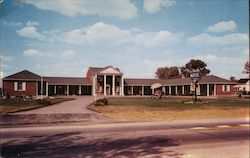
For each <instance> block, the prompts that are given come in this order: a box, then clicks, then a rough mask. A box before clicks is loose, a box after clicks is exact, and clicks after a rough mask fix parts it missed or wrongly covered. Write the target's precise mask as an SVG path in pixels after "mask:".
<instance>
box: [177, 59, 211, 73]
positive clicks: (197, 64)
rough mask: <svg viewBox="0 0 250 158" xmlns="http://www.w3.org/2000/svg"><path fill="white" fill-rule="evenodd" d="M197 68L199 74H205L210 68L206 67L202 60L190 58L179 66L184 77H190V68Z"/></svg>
mask: <svg viewBox="0 0 250 158" xmlns="http://www.w3.org/2000/svg"><path fill="white" fill-rule="evenodd" d="M195 69H199V70H200V73H201V75H203V76H204V75H207V74H209V73H210V70H209V69H208V68H207V64H206V63H205V62H204V61H202V60H199V59H198V60H195V59H191V60H190V61H189V62H188V63H187V64H186V65H185V66H183V67H181V72H182V74H183V75H184V76H185V77H190V72H191V71H192V70H195Z"/></svg>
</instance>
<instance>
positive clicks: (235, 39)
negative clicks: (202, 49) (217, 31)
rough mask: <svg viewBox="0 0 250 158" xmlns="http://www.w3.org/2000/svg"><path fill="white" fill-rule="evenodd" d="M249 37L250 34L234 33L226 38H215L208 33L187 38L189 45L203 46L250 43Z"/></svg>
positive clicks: (225, 36)
mask: <svg viewBox="0 0 250 158" xmlns="http://www.w3.org/2000/svg"><path fill="white" fill-rule="evenodd" d="M248 42H249V37H248V34H244V33H234V34H228V35H224V36H213V35H210V34H207V33H202V34H199V35H195V36H193V37H189V38H187V44H189V45H197V46H198V45H202V44H221V45H227V44H241V43H244V44H245V43H248Z"/></svg>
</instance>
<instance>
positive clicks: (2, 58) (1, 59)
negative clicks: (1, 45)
mask: <svg viewBox="0 0 250 158" xmlns="http://www.w3.org/2000/svg"><path fill="white" fill-rule="evenodd" d="M13 59H14V58H13V57H11V56H4V55H0V61H3V62H8V61H11V60H13Z"/></svg>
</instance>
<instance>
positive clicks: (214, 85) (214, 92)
mask: <svg viewBox="0 0 250 158" xmlns="http://www.w3.org/2000/svg"><path fill="white" fill-rule="evenodd" d="M214 96H216V84H214Z"/></svg>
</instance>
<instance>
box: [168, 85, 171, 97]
mask: <svg viewBox="0 0 250 158" xmlns="http://www.w3.org/2000/svg"><path fill="white" fill-rule="evenodd" d="M168 95H171V86H168Z"/></svg>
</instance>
